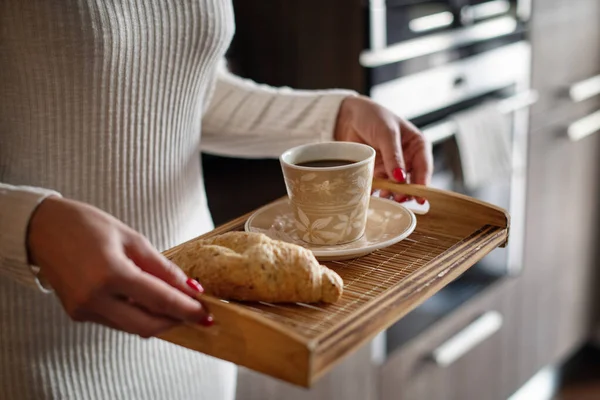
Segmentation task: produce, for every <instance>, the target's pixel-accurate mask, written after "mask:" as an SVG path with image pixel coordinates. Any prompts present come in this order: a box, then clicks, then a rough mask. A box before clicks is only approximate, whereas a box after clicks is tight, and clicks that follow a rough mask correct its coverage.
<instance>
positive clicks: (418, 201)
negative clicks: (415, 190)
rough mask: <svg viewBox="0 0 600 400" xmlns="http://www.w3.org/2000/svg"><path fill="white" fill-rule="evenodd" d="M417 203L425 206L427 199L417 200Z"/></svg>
mask: <svg viewBox="0 0 600 400" xmlns="http://www.w3.org/2000/svg"><path fill="white" fill-rule="evenodd" d="M417 203H419V204H420V205H423V204H425V199H420V198H419V199H417Z"/></svg>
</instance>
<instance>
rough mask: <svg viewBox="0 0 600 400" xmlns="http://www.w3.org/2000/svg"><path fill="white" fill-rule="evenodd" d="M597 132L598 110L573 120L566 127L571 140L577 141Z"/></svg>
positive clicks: (599, 124)
mask: <svg viewBox="0 0 600 400" xmlns="http://www.w3.org/2000/svg"><path fill="white" fill-rule="evenodd" d="M597 132H600V110H599V111H596V112H595V113H593V114H591V115H588V116H587V117H583V118H581V119H580V120H578V121H575V122H573V123H572V124H571V125H569V127H568V128H567V134H568V135H569V139H571V140H572V141H573V142H577V141H579V140H581V139H583V138H585V137H588V136H590V135H592V134H594V133H597Z"/></svg>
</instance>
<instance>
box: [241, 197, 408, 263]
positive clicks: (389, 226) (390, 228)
mask: <svg viewBox="0 0 600 400" xmlns="http://www.w3.org/2000/svg"><path fill="white" fill-rule="evenodd" d="M416 226H417V218H416V217H415V214H414V213H413V212H412V211H411V210H409V209H408V208H406V207H404V206H403V205H401V204H399V203H397V202H395V201H392V200H387V199H382V198H380V197H375V196H372V197H371V201H370V204H369V211H368V217H367V229H366V232H365V234H364V235H363V237H361V238H360V239H358V240H356V241H354V242H351V243H347V244H342V245H332V246H327V245H313V244H310V243H306V242H304V241H303V240H301V239H300V238H299V237H298V234H297V233H296V228H295V222H294V216H293V213H292V210H291V208H290V205H289V201H288V200H287V199H282V200H280V201H278V202H275V203H273V204H270V205H267V206H265V207H262V208H261V209H259V210H257V211H256V212H255V213H254V214H252V216H250V218H248V221H246V224H245V229H246V231H247V232H261V233H264V234H266V235H267V236H269V237H271V238H273V239H278V240H282V241H284V242H289V243H294V244H298V245H300V246H303V247H305V248H307V249H310V250H311V251H312V252H313V254H314V255H315V257H316V258H317V259H319V260H320V261H333V260H347V259H350V258H356V257H361V256H364V255H367V254H369V253H372V252H373V251H375V250H378V249H381V248H384V247H387V246H391V245H393V244H395V243H398V242H399V241H401V240H403V239H406V238H407V237H408V236H409V235H410V234H411V233H412V232H413V231H414V230H415V227H416Z"/></svg>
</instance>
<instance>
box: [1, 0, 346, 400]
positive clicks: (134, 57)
mask: <svg viewBox="0 0 600 400" xmlns="http://www.w3.org/2000/svg"><path fill="white" fill-rule="evenodd" d="M233 32H234V24H233V15H232V6H231V4H230V0H62V1H53V0H26V1H24V0H2V1H0V272H2V275H0V398H1V399H67V398H68V399H86V400H87V399H130V400H135V399H169V400H177V399H210V400H220V399H231V398H233V393H234V389H235V368H234V367H233V366H232V365H231V364H228V363H224V362H221V361H217V360H215V359H212V358H210V357H207V356H203V355H201V354H198V353H194V352H191V351H187V350H185V349H182V348H179V347H177V346H174V345H171V344H168V343H166V342H162V341H160V340H158V339H151V340H143V339H139V338H138V337H136V336H131V335H127V334H123V333H120V332H116V331H112V330H109V329H105V328H103V327H101V326H98V325H92V324H78V323H74V322H71V321H70V320H69V319H68V318H67V317H66V315H65V313H64V312H63V310H62V309H61V307H60V305H59V302H58V301H57V299H56V298H55V296H54V295H47V294H43V293H41V292H40V291H38V290H37V289H36V287H35V285H34V283H33V282H34V281H33V279H32V274H31V273H30V270H29V266H28V265H27V257H26V248H25V232H26V229H27V225H28V221H29V218H30V215H31V213H32V211H33V210H34V208H35V207H36V205H37V204H38V203H39V202H40V201H41V200H42V199H43V198H44V196H46V195H47V194H48V193H51V192H53V191H55V192H57V193H59V194H61V195H63V196H65V197H70V198H73V199H77V200H81V201H85V202H88V203H90V204H93V205H95V206H97V207H99V208H101V209H103V210H105V211H107V212H109V213H111V214H113V215H114V216H116V217H117V218H119V219H121V220H123V221H124V222H125V223H127V224H129V225H130V226H132V227H133V228H135V229H137V230H139V231H140V232H141V233H143V234H144V235H146V236H147V237H148V238H149V239H150V240H151V241H152V242H153V243H154V244H155V245H156V247H157V248H158V249H159V250H164V249H166V248H169V247H171V246H174V245H176V244H178V243H181V242H183V241H185V240H188V239H190V238H192V237H194V236H197V235H199V234H201V233H203V232H206V231H207V230H209V229H211V228H212V222H211V218H210V215H209V212H208V208H207V205H206V199H205V193H204V186H203V182H202V172H201V169H200V159H199V151H200V149H201V148H202V149H204V150H205V151H209V152H213V153H219V154H227V155H238V156H261V157H264V156H273V157H274V156H277V155H279V154H280V153H281V151H282V150H284V149H285V148H288V147H291V146H295V145H298V144H302V143H306V142H313V141H319V140H330V139H331V137H332V131H333V126H334V123H335V117H336V114H337V109H338V108H339V104H340V102H341V100H342V99H343V98H344V97H346V96H347V95H349V94H350V92H346V91H341V90H340V91H323V92H316V91H312V92H309V91H303V92H300V91H291V90H289V89H283V88H282V89H275V88H270V87H267V86H262V85H256V84H254V83H253V82H250V81H247V80H242V79H240V78H238V77H235V76H233V75H231V74H229V73H228V72H227V71H226V70H225V69H224V68H223V64H222V62H221V60H222V58H223V56H224V53H225V51H226V49H227V46H228V45H229V42H230V39H231V37H232V35H233ZM201 131H202V147H201V145H200V137H201ZM241 195H243V194H241ZM22 283H24V285H23V284H22Z"/></svg>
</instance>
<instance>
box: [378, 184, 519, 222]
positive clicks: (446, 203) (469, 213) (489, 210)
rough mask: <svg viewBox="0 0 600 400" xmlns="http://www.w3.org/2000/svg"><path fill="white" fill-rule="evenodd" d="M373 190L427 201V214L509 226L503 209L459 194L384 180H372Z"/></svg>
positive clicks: (508, 218) (508, 216) (508, 217)
mask: <svg viewBox="0 0 600 400" xmlns="http://www.w3.org/2000/svg"><path fill="white" fill-rule="evenodd" d="M373 189H385V190H390V191H392V192H394V193H402V194H405V195H408V196H415V197H422V198H424V199H427V201H428V202H429V204H430V211H429V213H432V212H435V213H436V214H445V213H452V214H458V215H464V216H465V218H469V219H480V220H481V222H482V223H483V224H489V225H494V226H499V227H501V228H506V229H509V226H510V215H509V214H508V212H507V211H506V210H504V209H503V208H500V207H498V206H495V205H493V204H490V203H487V202H484V201H481V200H478V199H475V198H472V197H469V196H465V195H463V194H460V193H456V192H451V191H447V190H441V189H436V188H432V187H429V186H424V185H416V184H412V183H395V182H392V181H389V180H385V179H374V180H373Z"/></svg>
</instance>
